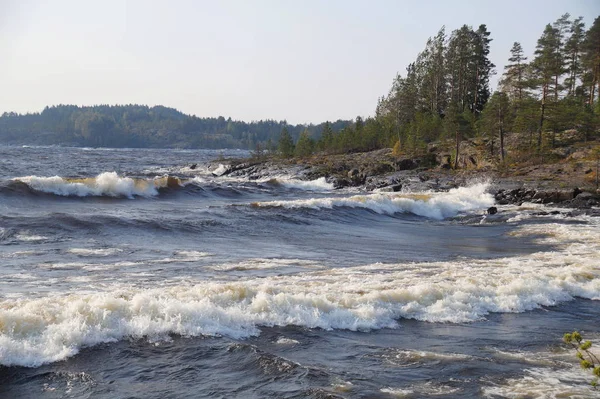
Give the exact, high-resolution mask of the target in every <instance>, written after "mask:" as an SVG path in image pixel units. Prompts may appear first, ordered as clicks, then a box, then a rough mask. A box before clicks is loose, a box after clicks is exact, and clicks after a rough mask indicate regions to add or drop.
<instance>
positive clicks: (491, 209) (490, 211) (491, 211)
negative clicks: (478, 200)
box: [487, 206, 498, 215]
mask: <svg viewBox="0 0 600 399" xmlns="http://www.w3.org/2000/svg"><path fill="white" fill-rule="evenodd" d="M487 213H488V215H495V214H497V213H498V208H496V207H495V206H491V207H489V208H488V210H487Z"/></svg>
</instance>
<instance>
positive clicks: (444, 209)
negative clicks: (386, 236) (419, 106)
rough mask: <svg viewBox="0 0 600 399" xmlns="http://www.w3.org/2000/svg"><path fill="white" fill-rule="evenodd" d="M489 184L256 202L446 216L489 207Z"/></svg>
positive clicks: (436, 216)
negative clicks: (426, 191)
mask: <svg viewBox="0 0 600 399" xmlns="http://www.w3.org/2000/svg"><path fill="white" fill-rule="evenodd" d="M487 188H488V184H486V183H480V184H475V185H472V186H469V187H460V188H455V189H452V190H450V191H448V192H445V193H433V192H432V193H420V194H406V193H398V194H396V193H374V194H368V195H354V196H351V197H329V198H311V199H307V200H292V201H267V202H255V203H253V205H254V206H257V207H284V208H290V209H294V208H310V209H333V208H335V207H349V208H362V209H368V210H371V211H374V212H377V213H380V214H389V215H392V214H395V213H412V214H415V215H418V216H424V217H427V218H431V219H438V220H441V219H445V218H448V217H453V216H456V215H458V214H459V213H461V212H471V211H477V210H481V209H485V208H487V207H489V206H491V205H493V204H494V198H493V196H492V195H491V194H489V193H488V192H487Z"/></svg>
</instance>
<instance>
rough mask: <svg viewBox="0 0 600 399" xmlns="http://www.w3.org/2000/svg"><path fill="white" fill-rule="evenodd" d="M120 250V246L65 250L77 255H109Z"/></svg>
mask: <svg viewBox="0 0 600 399" xmlns="http://www.w3.org/2000/svg"><path fill="white" fill-rule="evenodd" d="M122 251H123V250H122V249H120V248H71V249H69V250H68V251H67V252H69V253H72V254H75V255H79V256H109V255H114V254H117V253H119V252H122Z"/></svg>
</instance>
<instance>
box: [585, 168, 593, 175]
mask: <svg viewBox="0 0 600 399" xmlns="http://www.w3.org/2000/svg"><path fill="white" fill-rule="evenodd" d="M592 172H593V170H592V169H588V170H586V171H585V172H583V173H585V174H586V175H589V174H590V173H592Z"/></svg>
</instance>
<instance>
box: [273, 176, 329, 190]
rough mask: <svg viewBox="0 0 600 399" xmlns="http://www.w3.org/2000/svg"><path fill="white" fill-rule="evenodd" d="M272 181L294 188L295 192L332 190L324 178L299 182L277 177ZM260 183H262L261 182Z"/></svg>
mask: <svg viewBox="0 0 600 399" xmlns="http://www.w3.org/2000/svg"><path fill="white" fill-rule="evenodd" d="M271 180H274V181H275V182H276V183H278V184H281V185H282V186H284V187H288V188H294V189H297V190H307V191H330V190H333V184H332V183H328V182H327V180H326V179H325V178H324V177H320V178H318V179H315V180H300V179H296V178H293V177H288V176H279V177H275V178H274V179H271ZM261 182H264V180H263V181H261Z"/></svg>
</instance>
